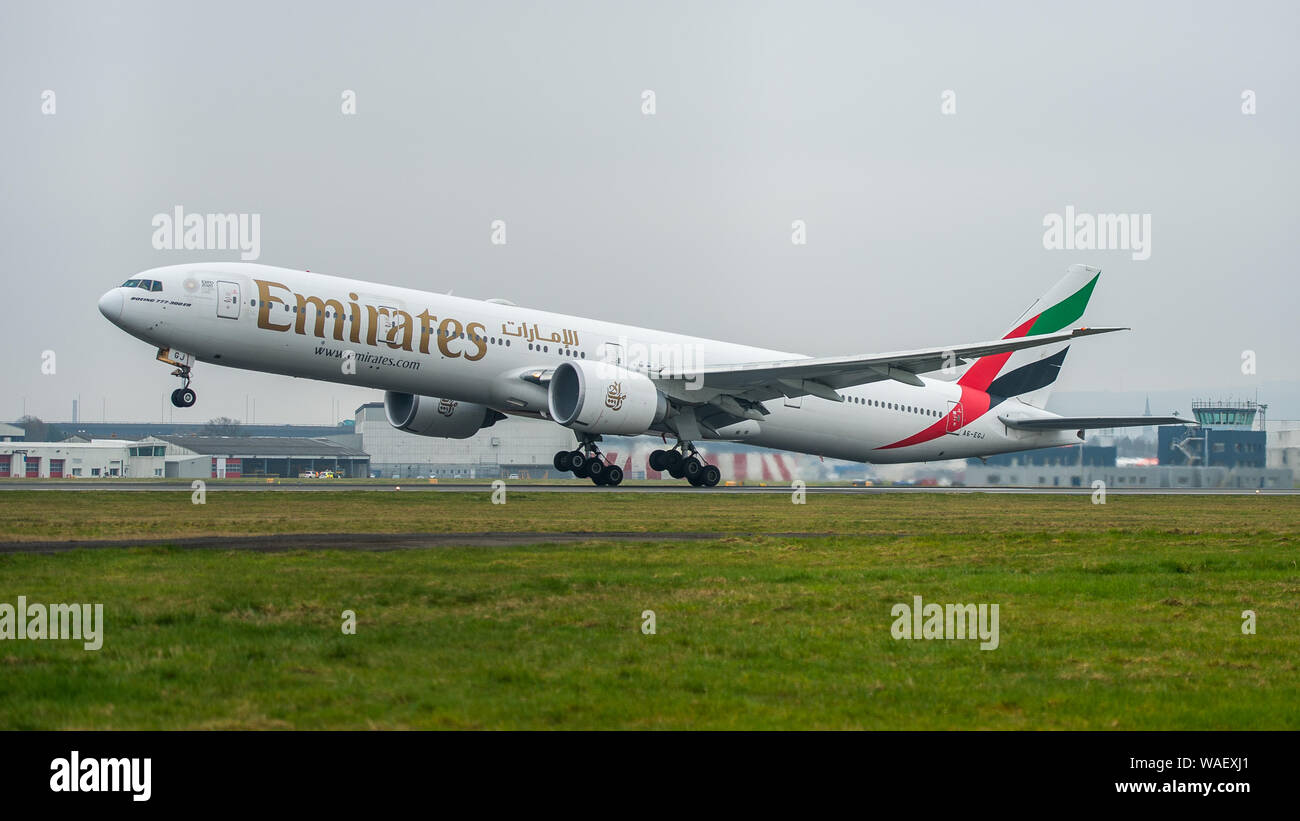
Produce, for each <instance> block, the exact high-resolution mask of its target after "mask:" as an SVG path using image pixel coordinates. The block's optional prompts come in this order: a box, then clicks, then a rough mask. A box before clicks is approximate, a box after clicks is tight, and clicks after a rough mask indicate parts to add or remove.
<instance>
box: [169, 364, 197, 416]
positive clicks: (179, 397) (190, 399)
mask: <svg viewBox="0 0 1300 821" xmlns="http://www.w3.org/2000/svg"><path fill="white" fill-rule="evenodd" d="M172 376H179V377H180V378H181V380H182V381H183V382H184V383H185V384H183V385H181V386H180V387H179V388H177V389H176V390H174V391H172V404H173V405H175V406H176V407H178V408H191V407H193V406H194V403H195V402H197V401H198V398H199V395H198V394H197V393H195V392H194V389H193V388H191V387H190V369H189V366H188V365H182V366H181V367H179V368H177V369H176V370H174V371H172Z"/></svg>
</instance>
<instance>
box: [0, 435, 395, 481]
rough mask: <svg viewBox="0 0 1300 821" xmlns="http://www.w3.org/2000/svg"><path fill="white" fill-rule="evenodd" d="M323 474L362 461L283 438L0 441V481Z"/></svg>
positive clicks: (357, 468) (363, 467) (360, 469)
mask: <svg viewBox="0 0 1300 821" xmlns="http://www.w3.org/2000/svg"><path fill="white" fill-rule="evenodd" d="M307 470H311V471H322V470H331V471H334V472H335V475H338V476H367V475H369V472H370V456H369V455H368V454H366V453H365V452H364V451H361V450H357V449H355V448H350V447H347V446H345V445H341V444H339V443H337V442H331V441H329V440H325V439H308V438H303V437H288V436H284V437H281V436H149V437H145V438H144V439H139V440H130V439H90V440H87V439H84V438H81V437H72V438H71V439H68V440H67V441H63V442H0V478H10V477H14V478H27V479H72V478H80V479H96V478H112V477H126V478H137V479H138V478H157V479H161V478H184V479H225V478H231V479H234V478H239V477H241V476H267V477H294V476H297V475H298V474H299V473H302V472H303V471H307Z"/></svg>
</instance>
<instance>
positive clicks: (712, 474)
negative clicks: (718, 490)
mask: <svg viewBox="0 0 1300 821" xmlns="http://www.w3.org/2000/svg"><path fill="white" fill-rule="evenodd" d="M700 480H701V481H700V484H701V486H703V487H717V486H718V482H721V481H722V471H720V470H718V467H717V465H705V466H704V470H703V471H702V472H701V473H700Z"/></svg>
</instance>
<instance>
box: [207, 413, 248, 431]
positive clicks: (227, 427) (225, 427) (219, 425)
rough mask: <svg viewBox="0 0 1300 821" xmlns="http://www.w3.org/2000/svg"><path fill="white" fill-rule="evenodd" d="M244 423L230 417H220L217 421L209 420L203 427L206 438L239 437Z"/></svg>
mask: <svg viewBox="0 0 1300 821" xmlns="http://www.w3.org/2000/svg"><path fill="white" fill-rule="evenodd" d="M241 427H242V423H241V422H240V421H239V420H238V419H231V418H230V417H229V416H218V417H216V418H215V419H209V420H208V422H207V424H206V425H204V426H203V435H204V436H238V435H239V431H240V428H241Z"/></svg>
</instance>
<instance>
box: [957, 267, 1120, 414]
mask: <svg viewBox="0 0 1300 821" xmlns="http://www.w3.org/2000/svg"><path fill="white" fill-rule="evenodd" d="M1100 276H1101V269H1099V268H1092V267H1089V266H1087V265H1071V266H1070V268H1069V270H1068V272H1067V273H1066V275H1065V278H1064V279H1062V280H1061V281H1060V282H1058V283H1056V284H1055V285H1054V286H1052V289H1051V290H1049V291H1048V292H1047V293H1046V294H1043V296H1041V297H1039V298H1038V299H1036V300H1034V302H1033V304H1032V305H1030V306H1029V307H1028V308H1026V309H1025V312H1024V313H1022V314H1021V315H1020V318H1019V319H1017V320H1016V321H1015V323H1014V324H1013V325H1012V326H1011V329H1010V330H1009V331H1007V333H1006V334H1004V335H1003V337H1002V338H1003V339H1016V338H1019V337H1025V336H1037V335H1039V334H1050V333H1055V332H1056V331H1060V330H1063V329H1065V328H1067V327H1069V326H1070V325H1072V324H1074V323H1075V322H1077V321H1078V320H1079V318H1080V317H1082V316H1083V311H1084V309H1085V308H1087V307H1088V300H1089V299H1090V298H1091V297H1092V290H1093V288H1094V287H1096V285H1097V279H1098V277H1100ZM1068 350H1069V344H1068V343H1062V344H1060V345H1045V346H1043V347H1041V348H1031V349H1028V350H1024V351H1016V352H1014V353H1001V354H994V355H993V356H982V357H980V358H979V359H977V360H975V362H974V363H973V364H972V365H971V366H970V368H969V369H967V371H966V373H964V374H962V377H961V379H959V380H957V381H958V384H961V385H964V386H966V387H969V388H973V389H975V390H980V391H985V392H987V393H989V394H991V395H994V396H1001V397H1012V396H1017V397H1019V398H1020V399H1021V401H1023V402H1025V403H1027V404H1030V405H1033V406H1034V407H1037V408H1041V407H1044V406H1045V405H1046V404H1047V397H1048V395H1049V394H1050V393H1051V390H1052V383H1054V382H1055V381H1056V377H1057V374H1058V373H1059V372H1060V370H1061V365H1062V364H1064V362H1065V354H1066V351H1068Z"/></svg>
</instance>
